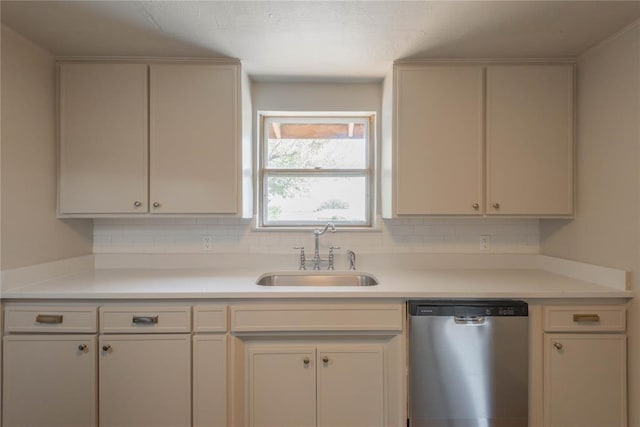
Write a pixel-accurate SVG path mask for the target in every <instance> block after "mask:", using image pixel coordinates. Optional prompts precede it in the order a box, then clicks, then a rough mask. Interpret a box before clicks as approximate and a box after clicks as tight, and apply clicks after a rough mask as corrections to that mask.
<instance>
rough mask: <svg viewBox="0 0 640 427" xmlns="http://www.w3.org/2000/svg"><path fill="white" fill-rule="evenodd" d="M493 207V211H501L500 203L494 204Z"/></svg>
mask: <svg viewBox="0 0 640 427" xmlns="http://www.w3.org/2000/svg"><path fill="white" fill-rule="evenodd" d="M491 206H492V207H493V209H496V210H498V209H500V203H494V204H492V205H491Z"/></svg>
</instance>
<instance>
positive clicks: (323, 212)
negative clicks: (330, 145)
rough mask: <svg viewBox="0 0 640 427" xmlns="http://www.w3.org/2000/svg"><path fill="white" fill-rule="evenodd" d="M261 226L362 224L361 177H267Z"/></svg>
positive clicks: (363, 190)
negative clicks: (282, 224) (293, 223)
mask: <svg viewBox="0 0 640 427" xmlns="http://www.w3.org/2000/svg"><path fill="white" fill-rule="evenodd" d="M265 180H266V193H267V194H266V197H265V199H266V200H265V212H264V215H265V218H264V223H265V224H269V225H274V224H277V223H289V222H295V223H298V224H316V223H326V222H327V221H333V222H335V223H339V224H366V223H367V219H366V212H367V179H366V178H365V177H364V176H349V177H334V176H320V177H319V176H299V175H296V176H292V175H267V176H265Z"/></svg>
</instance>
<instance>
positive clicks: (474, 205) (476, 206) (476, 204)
mask: <svg viewBox="0 0 640 427" xmlns="http://www.w3.org/2000/svg"><path fill="white" fill-rule="evenodd" d="M471 207H472V208H473V210H475V211H477V210H479V209H480V203H474V204H473V205H471Z"/></svg>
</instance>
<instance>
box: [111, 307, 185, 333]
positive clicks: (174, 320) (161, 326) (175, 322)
mask: <svg viewBox="0 0 640 427" xmlns="http://www.w3.org/2000/svg"><path fill="white" fill-rule="evenodd" d="M100 332H102V333H105V334H127V333H132V334H145V333H146V334H155V333H173V334H176V333H189V332H191V307H189V306H179V307H178V306H176V307H102V308H100Z"/></svg>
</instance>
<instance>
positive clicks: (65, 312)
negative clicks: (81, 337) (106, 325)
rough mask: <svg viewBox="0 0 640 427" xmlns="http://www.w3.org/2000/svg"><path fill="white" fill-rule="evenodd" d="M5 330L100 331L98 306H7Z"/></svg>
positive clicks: (86, 332)
mask: <svg viewBox="0 0 640 427" xmlns="http://www.w3.org/2000/svg"><path fill="white" fill-rule="evenodd" d="M4 313H5V324H4V325H5V332H7V333H19V332H38V333H58V334H59V333H65V332H66V333H81V334H91V333H96V332H97V331H98V308H97V307H95V306H88V307H69V306H54V305H51V306H44V305H43V306H35V305H34V306H13V305H10V304H8V305H7V306H6V307H5V311H4Z"/></svg>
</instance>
